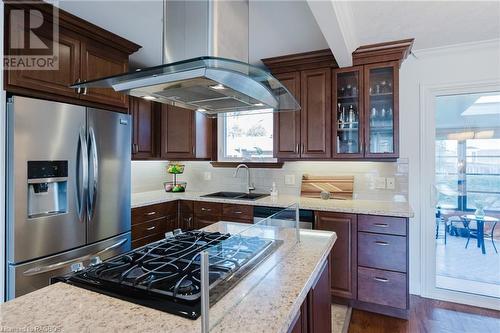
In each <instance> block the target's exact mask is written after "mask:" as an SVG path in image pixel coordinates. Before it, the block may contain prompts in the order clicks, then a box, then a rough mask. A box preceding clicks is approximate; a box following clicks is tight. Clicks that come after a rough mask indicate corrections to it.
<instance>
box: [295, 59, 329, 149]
mask: <svg viewBox="0 0 500 333" xmlns="http://www.w3.org/2000/svg"><path fill="white" fill-rule="evenodd" d="M331 81H332V79H331V69H330V68H320V69H311V70H306V71H302V72H301V74H300V103H301V106H302V110H301V111H300V112H301V114H300V119H301V133H300V135H301V142H302V146H301V152H300V156H301V157H302V158H311V159H328V158H330V157H331V153H332V152H331V128H332V127H331V114H332V112H331Z"/></svg>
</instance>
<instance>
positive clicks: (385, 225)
mask: <svg viewBox="0 0 500 333" xmlns="http://www.w3.org/2000/svg"><path fill="white" fill-rule="evenodd" d="M373 225H374V226H375V227H379V228H388V227H389V225H388V224H387V223H373Z"/></svg>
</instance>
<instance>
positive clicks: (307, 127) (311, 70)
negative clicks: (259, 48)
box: [262, 39, 413, 160]
mask: <svg viewBox="0 0 500 333" xmlns="http://www.w3.org/2000/svg"><path fill="white" fill-rule="evenodd" d="M412 45H413V39H407V40H400V41H394V42H387V43H380V44H373V45H365V46H361V47H359V48H358V49H356V50H355V51H354V52H353V54H352V58H353V64H354V66H353V67H347V68H338V66H337V64H336V62H335V59H334V57H333V55H332V53H331V52H330V50H320V51H314V52H308V53H300V54H293V55H287V56H281V57H276V58H269V59H263V60H262V61H263V62H264V64H265V65H266V66H267V67H268V68H269V70H270V71H271V72H272V73H273V75H274V76H275V77H276V78H277V79H279V80H280V81H281V82H282V83H283V84H284V85H285V87H287V89H288V90H290V92H291V93H292V94H293V95H294V96H295V98H296V99H297V101H298V102H299V104H300V106H301V110H300V112H296V113H293V112H290V113H289V114H287V113H278V114H276V115H275V116H274V153H275V157H276V158H278V159H280V160H297V159H306V160H322V159H328V160H332V159H333V160H335V159H339V160H348V159H354V160H363V159H368V160H394V159H396V158H398V157H399V67H400V65H401V63H402V62H403V60H404V59H406V57H407V56H408V54H409V53H410V50H411V47H412Z"/></svg>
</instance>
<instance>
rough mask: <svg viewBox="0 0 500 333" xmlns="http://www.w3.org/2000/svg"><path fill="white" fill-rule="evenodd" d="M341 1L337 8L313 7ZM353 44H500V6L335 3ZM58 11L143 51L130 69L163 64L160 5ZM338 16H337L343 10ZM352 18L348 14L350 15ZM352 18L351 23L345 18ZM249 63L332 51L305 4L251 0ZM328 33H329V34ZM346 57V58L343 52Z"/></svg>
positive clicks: (68, 6)
mask: <svg viewBox="0 0 500 333" xmlns="http://www.w3.org/2000/svg"><path fill="white" fill-rule="evenodd" d="M309 1H335V0H309ZM334 4H335V6H333V7H334V8H341V9H342V10H341V11H340V12H339V13H338V15H336V16H337V17H335V15H332V20H336V19H342V22H341V28H343V31H344V35H345V36H344V37H345V39H346V40H347V41H349V43H347V44H348V45H347V46H348V47H347V48H345V47H344V51H345V50H346V49H352V48H355V47H356V46H359V45H364V44H372V43H377V42H384V41H390V40H397V39H403V38H409V37H414V38H415V45H414V50H418V49H425V48H432V47H440V46H446V45H452V44H460V43H466V42H472V41H481V40H488V39H495V38H500V19H499V17H500V1H490V2H486V1H350V2H342V3H339V2H336V3H334ZM340 4H342V6H340ZM59 6H60V7H61V8H62V9H65V10H67V11H69V12H71V13H73V14H75V15H77V16H79V17H81V18H83V19H85V20H88V21H90V22H92V23H95V24H97V25H99V26H101V27H103V28H105V29H107V30H110V31H112V32H114V33H116V34H118V35H120V36H123V37H125V38H127V39H129V40H131V41H133V42H136V43H137V44H139V45H142V47H143V48H142V49H141V50H140V51H139V52H137V53H135V54H133V55H132V57H131V67H132V68H136V67H146V66H153V65H157V64H159V63H160V62H161V16H162V15H161V14H162V1H161V0H141V1H140V0H60V1H59ZM337 10H339V9H337ZM346 11H347V12H346ZM347 14H349V15H347ZM249 25H250V30H249V31H250V32H249V49H250V51H249V53H250V54H249V59H250V62H251V63H253V64H260V61H259V60H260V59H262V58H267V57H274V56H280V55H285V54H291V53H298V52H306V51H313V50H318V49H324V48H328V46H330V47H331V48H332V51H333V53H334V54H335V51H336V50H335V49H336V45H337V48H338V45H340V44H341V43H344V42H346V41H337V40H334V41H330V40H329V41H328V43H327V42H326V40H325V38H324V37H323V34H322V32H321V29H320V27H319V26H318V24H317V23H316V20H315V18H314V16H313V15H312V13H311V10H310V9H309V6H308V4H307V2H306V0H288V1H277V0H249ZM322 28H323V30H324V31H328V30H325V29H328V27H326V26H325V27H323V26H322ZM344 53H345V52H344Z"/></svg>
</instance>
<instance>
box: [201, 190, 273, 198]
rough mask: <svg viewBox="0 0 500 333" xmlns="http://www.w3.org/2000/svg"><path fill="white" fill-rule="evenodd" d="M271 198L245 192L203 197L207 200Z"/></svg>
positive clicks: (262, 194) (218, 193)
mask: <svg viewBox="0 0 500 333" xmlns="http://www.w3.org/2000/svg"><path fill="white" fill-rule="evenodd" d="M267 196H269V194H265V193H244V192H215V193H210V194H206V195H202V197H207V198H222V199H238V200H257V199H260V198H264V197H267Z"/></svg>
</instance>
